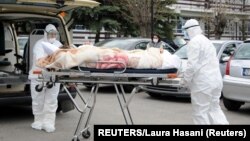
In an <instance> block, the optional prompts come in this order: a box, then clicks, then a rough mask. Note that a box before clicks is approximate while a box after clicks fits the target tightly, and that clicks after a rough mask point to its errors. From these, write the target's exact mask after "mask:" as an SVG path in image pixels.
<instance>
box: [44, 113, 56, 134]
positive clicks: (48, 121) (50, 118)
mask: <svg viewBox="0 0 250 141" xmlns="http://www.w3.org/2000/svg"><path fill="white" fill-rule="evenodd" d="M55 118H56V114H55V113H49V114H45V117H44V120H43V126H42V129H44V130H45V131H46V132H48V133H51V132H54V131H55Z"/></svg>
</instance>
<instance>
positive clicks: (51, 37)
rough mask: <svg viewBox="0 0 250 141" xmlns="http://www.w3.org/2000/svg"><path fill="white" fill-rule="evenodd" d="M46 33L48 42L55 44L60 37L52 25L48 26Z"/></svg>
mask: <svg viewBox="0 0 250 141" xmlns="http://www.w3.org/2000/svg"><path fill="white" fill-rule="evenodd" d="M45 32H46V34H45V35H46V38H47V40H48V42H50V43H54V42H55V41H56V38H57V36H58V32H57V29H56V27H55V26H54V25H52V24H49V25H47V26H46V28H45Z"/></svg>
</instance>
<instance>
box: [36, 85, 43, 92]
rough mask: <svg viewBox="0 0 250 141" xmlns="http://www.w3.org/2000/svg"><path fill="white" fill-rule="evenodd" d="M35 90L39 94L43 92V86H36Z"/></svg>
mask: <svg viewBox="0 0 250 141" xmlns="http://www.w3.org/2000/svg"><path fill="white" fill-rule="evenodd" d="M35 89H36V91H37V92H41V91H42V90H43V85H36V87H35Z"/></svg>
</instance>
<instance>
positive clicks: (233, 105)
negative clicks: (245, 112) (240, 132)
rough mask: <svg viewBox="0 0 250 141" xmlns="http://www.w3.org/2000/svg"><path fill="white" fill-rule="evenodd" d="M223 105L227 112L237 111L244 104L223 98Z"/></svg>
mask: <svg viewBox="0 0 250 141" xmlns="http://www.w3.org/2000/svg"><path fill="white" fill-rule="evenodd" d="M223 104H224V106H225V107H226V108H227V110H229V111H237V110H239V109H240V107H241V105H243V104H244V102H239V101H234V100H230V99H227V98H225V97H223Z"/></svg>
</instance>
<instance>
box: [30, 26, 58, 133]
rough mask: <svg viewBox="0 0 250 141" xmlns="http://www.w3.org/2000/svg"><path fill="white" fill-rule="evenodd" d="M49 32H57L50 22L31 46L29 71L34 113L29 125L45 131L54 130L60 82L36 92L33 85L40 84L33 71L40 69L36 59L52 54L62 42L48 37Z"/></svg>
mask: <svg viewBox="0 0 250 141" xmlns="http://www.w3.org/2000/svg"><path fill="white" fill-rule="evenodd" d="M50 32H54V33H57V29H56V27H55V26H54V25H52V24H49V25H47V26H46V28H45V32H44V38H42V39H40V40H38V41H37V42H36V44H35V46H34V48H33V65H32V67H31V70H30V71H29V79H30V81H31V84H30V85H31V86H30V90H31V97H32V111H33V115H34V122H33V123H32V124H31V127H32V128H34V129H37V130H41V129H44V130H45V131H46V132H53V131H55V118H56V110H57V107H58V103H57V96H58V93H59V89H60V84H55V86H53V87H52V88H50V89H48V88H44V89H43V90H42V91H41V92H37V91H36V90H35V87H36V85H38V84H41V82H38V81H37V80H36V79H37V78H38V75H35V74H33V71H34V70H37V69H38V70H41V69H42V68H38V67H37V66H36V61H37V60H38V59H39V58H41V57H45V56H47V55H49V54H52V53H53V52H54V51H56V50H57V49H59V47H60V46H62V44H61V43H60V42H59V41H57V40H56V37H53V38H50V37H49V36H48V34H50Z"/></svg>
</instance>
